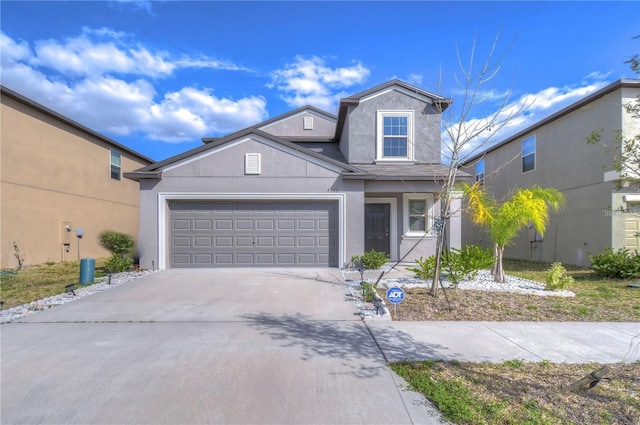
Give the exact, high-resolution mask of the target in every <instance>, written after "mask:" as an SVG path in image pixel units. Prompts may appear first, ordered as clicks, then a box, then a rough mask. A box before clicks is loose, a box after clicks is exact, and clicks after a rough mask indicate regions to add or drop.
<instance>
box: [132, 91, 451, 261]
mask: <svg viewBox="0 0 640 425" xmlns="http://www.w3.org/2000/svg"><path fill="white" fill-rule="evenodd" d="M450 103H451V100H450V99H447V98H443V97H441V96H438V95H435V94H433V93H429V92H426V91H424V90H421V89H419V88H417V87H414V86H411V85H409V84H407V83H404V82H402V81H398V80H393V81H389V82H387V83H385V84H382V85H379V86H377V87H374V88H372V89H370V90H367V91H364V92H362V93H358V94H356V95H354V96H352V97H349V98H345V99H342V100H341V102H340V106H339V111H338V115H337V116H336V115H333V114H331V113H328V112H325V111H322V110H320V109H317V108H314V107H311V106H306V107H302V108H299V109H296V110H293V111H291V112H289V113H285V114H283V115H280V116H277V117H275V118H272V119H269V120H267V121H264V122H262V123H259V124H257V125H255V126H252V127H249V128H246V129H243V130H241V131H238V132H235V133H233V134H229V135H227V136H226V137H222V138H215V139H214V138H212V139H206V138H205V139H203V142H205V143H204V145H203V146H200V147H198V148H195V149H193V150H190V151H188V152H185V153H183V154H181V155H177V156H175V157H172V158H169V159H167V160H164V161H160V162H158V163H155V164H152V165H150V166H148V167H145V168H142V169H140V170H137V171H135V172H132V173H128V174H127V175H126V177H128V178H131V179H133V180H137V181H139V182H140V211H141V212H140V216H141V222H140V234H139V238H138V250H139V255H140V264H141V266H142V267H147V268H151V267H155V268H156V269H165V268H177V267H244V266H248V267H250V266H258V267H263V266H264V267H267V266H281V267H291V266H297V267H305V266H329V267H342V266H344V265H345V264H346V263H348V262H349V260H350V258H351V256H353V255H357V254H362V253H364V252H365V251H369V250H370V249H375V250H377V251H383V252H386V253H387V254H388V255H389V257H390V260H392V261H393V260H399V259H401V258H403V257H404V256H405V254H407V253H409V255H407V258H406V259H407V260H408V261H413V260H415V259H416V258H418V257H420V256H429V255H432V254H433V253H434V252H435V233H433V231H432V224H433V220H434V217H435V216H439V215H440V212H439V211H440V203H439V200H438V193H439V191H440V188H441V186H442V178H443V176H444V175H446V171H447V168H446V166H445V165H443V164H441V163H440V157H441V146H440V144H441V140H440V134H441V127H440V126H441V111H443V110H444V109H446V108H447V107H448V106H449V105H450ZM453 209H454V210H456V209H457V208H453ZM460 226H461V224H460V217H459V216H454V217H452V218H451V219H450V224H449V228H450V229H451V230H450V231H449V233H448V238H449V243H450V245H451V246H453V247H458V246H459V245H460V239H461V235H460Z"/></svg>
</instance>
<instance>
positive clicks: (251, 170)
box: [244, 153, 260, 174]
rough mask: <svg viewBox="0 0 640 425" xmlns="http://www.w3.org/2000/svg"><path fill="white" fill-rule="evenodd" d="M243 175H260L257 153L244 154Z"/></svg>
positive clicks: (258, 155)
mask: <svg viewBox="0 0 640 425" xmlns="http://www.w3.org/2000/svg"><path fill="white" fill-rule="evenodd" d="M244 173H245V174H260V154H259V153H246V154H244Z"/></svg>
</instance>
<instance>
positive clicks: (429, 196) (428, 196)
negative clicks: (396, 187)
mask: <svg viewBox="0 0 640 425" xmlns="http://www.w3.org/2000/svg"><path fill="white" fill-rule="evenodd" d="M413 199H419V200H425V201H426V205H425V209H426V213H427V220H426V223H425V226H426V230H427V232H426V234H427V235H433V232H429V230H430V229H431V228H432V227H433V216H434V212H433V207H434V205H435V203H434V196H433V193H403V194H402V211H403V214H402V215H403V217H402V218H403V220H402V235H403V236H404V237H412V236H415V237H422V236H424V235H425V232H415V231H410V230H409V200H413Z"/></svg>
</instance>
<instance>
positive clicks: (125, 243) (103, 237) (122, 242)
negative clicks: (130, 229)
mask: <svg viewBox="0 0 640 425" xmlns="http://www.w3.org/2000/svg"><path fill="white" fill-rule="evenodd" d="M99 239H100V245H102V246H104V247H105V248H107V249H108V250H109V251H111V252H113V253H114V254H118V255H121V256H122V255H125V254H129V253H130V252H131V250H132V249H133V238H132V237H131V236H129V235H126V234H124V233H118V232H114V231H112V230H105V231H104V232H102V233H100V236H99Z"/></svg>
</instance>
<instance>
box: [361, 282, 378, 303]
mask: <svg viewBox="0 0 640 425" xmlns="http://www.w3.org/2000/svg"><path fill="white" fill-rule="evenodd" d="M362 288H363V293H364V301H365V302H368V303H369V302H371V301H373V297H375V296H376V288H375V285H374V284H372V283H368V282H362Z"/></svg>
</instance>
